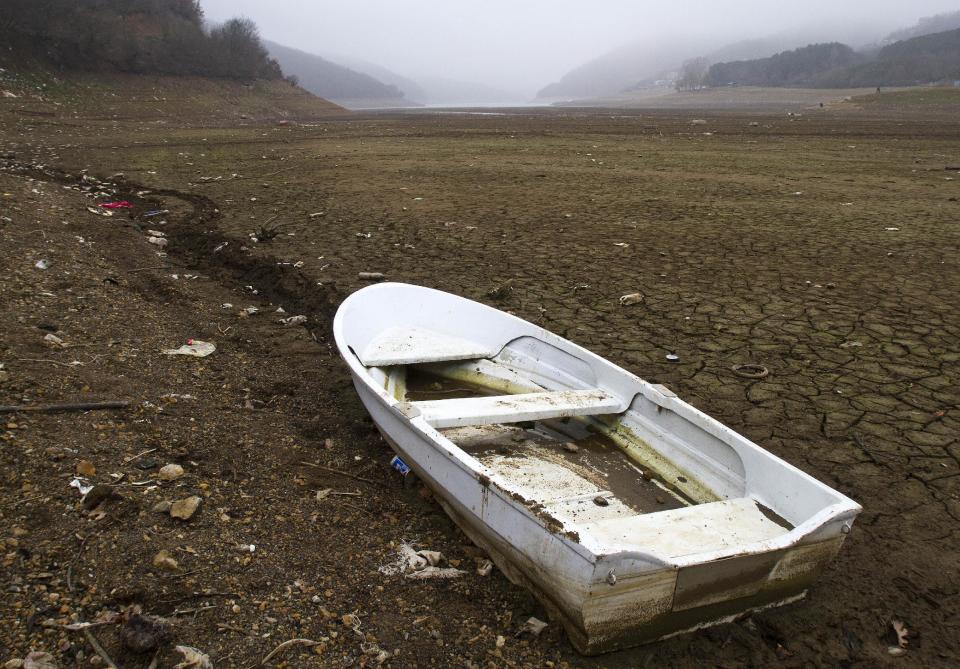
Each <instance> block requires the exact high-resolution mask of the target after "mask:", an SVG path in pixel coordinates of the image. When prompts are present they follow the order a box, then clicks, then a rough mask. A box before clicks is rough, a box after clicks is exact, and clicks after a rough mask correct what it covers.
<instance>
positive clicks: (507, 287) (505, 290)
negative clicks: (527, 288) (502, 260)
mask: <svg viewBox="0 0 960 669" xmlns="http://www.w3.org/2000/svg"><path fill="white" fill-rule="evenodd" d="M512 292H513V279H507V280H506V281H504V282H503V283H501V284H500V285H499V286H497V287H496V288H494V289H493V290H491V291H489V292H488V293H487V297H489V298H490V299H493V300H505V299H507V298H508V297H510V293H512Z"/></svg>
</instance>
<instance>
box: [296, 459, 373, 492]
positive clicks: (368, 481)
mask: <svg viewBox="0 0 960 669" xmlns="http://www.w3.org/2000/svg"><path fill="white" fill-rule="evenodd" d="M300 464H301V465H306V466H307V467H315V468H317V469H322V470H323V471H325V472H331V473H333V474H339V475H340V476H346V477H347V478H351V479H355V480H357V481H363V482H364V483H369V484H370V485H375V486H379V485H380V483H378V482H376V481H372V480H370V479H365V478H363V477H362V476H357V475H356V474H351V473H350V472H345V471H341V470H339V469H334V468H333V467H326V466H324V465H318V464H314V463H312V462H302V461H301V462H300Z"/></svg>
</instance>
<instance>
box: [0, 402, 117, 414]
mask: <svg viewBox="0 0 960 669" xmlns="http://www.w3.org/2000/svg"><path fill="white" fill-rule="evenodd" d="M129 407H130V402H78V403H75V404H20V405H12V406H0V413H20V412H22V411H32V412H35V413H58V412H61V411H107V410H119V409H127V408H129Z"/></svg>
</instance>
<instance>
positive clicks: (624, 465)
mask: <svg viewBox="0 0 960 669" xmlns="http://www.w3.org/2000/svg"><path fill="white" fill-rule="evenodd" d="M488 365H489V363H488ZM498 366H499V365H498ZM388 379H390V381H389V382H388V383H389V384H390V385H391V389H392V391H393V393H394V395H395V397H396V398H397V399H398V400H401V401H408V402H423V401H434V400H449V399H463V398H471V397H485V396H495V395H500V394H502V393H503V392H504V390H505V388H504V384H503V382H502V380H501V379H498V378H497V377H495V376H490V375H486V374H483V373H480V371H479V370H477V372H475V373H474V374H471V375H464V374H463V366H462V365H461V366H449V365H429V364H428V365H409V366H403V367H396V368H393V369H391V370H390V371H389V372H388ZM511 390H513V391H518V390H520V389H518V388H516V387H513V388H511ZM527 392H535V391H534V390H533V389H529V390H528V391H527ZM513 394H524V393H523V392H522V391H520V392H515V393H513ZM616 421H617V416H615V415H610V416H592V417H567V418H560V419H551V420H540V421H530V422H524V423H518V424H498V423H494V424H491V425H480V426H466V427H454V428H445V429H440V430H439V432H440V433H441V434H442V435H443V436H444V437H446V438H447V439H449V440H450V441H451V442H453V443H454V444H455V445H456V446H457V447H459V448H460V449H461V450H463V451H464V452H465V453H467V454H469V455H470V456H472V457H473V458H475V459H476V460H477V461H479V462H480V463H482V464H483V465H485V466H486V467H488V468H489V469H490V470H492V471H494V472H496V473H497V474H498V476H499V477H501V478H502V479H504V480H506V481H509V482H510V483H512V484H513V486H512V487H514V488H515V489H522V490H524V491H525V494H524V495H523V497H524V499H525V501H526V502H528V503H529V504H530V505H531V506H533V507H535V508H538V509H539V510H544V511H547V512H548V515H549V516H551V517H553V518H555V519H557V520H561V521H564V522H567V523H571V524H576V525H579V526H589V525H590V524H591V523H597V522H600V521H608V520H615V519H621V518H622V519H627V518H633V517H636V516H638V515H642V514H653V513H659V512H664V511H670V510H676V509H683V508H686V507H691V506H695V505H698V504H703V503H709V502H714V501H718V500H719V499H720V498H719V497H717V496H715V495H712V494H710V493H709V492H708V491H707V490H706V488H705V486H704V485H702V484H701V482H699V481H696V480H695V479H693V478H692V477H691V476H690V475H689V474H688V473H684V472H678V471H677V470H675V469H673V468H665V469H666V471H660V470H658V469H657V468H656V467H655V464H656V463H657V460H658V459H657V458H649V459H636V460H635V459H634V457H631V455H635V454H638V453H642V452H644V451H645V450H647V449H649V446H647V445H646V444H643V443H642V442H639V440H630V441H633V442H634V443H631V444H629V446H630V447H627V448H625V446H626V444H624V440H625V437H624V436H623V434H622V431H619V430H617V429H616ZM614 435H616V437H615V436H614ZM626 439H628V440H629V437H627V438H626ZM705 493H706V494H705ZM757 508H758V509H759V511H760V512H761V513H762V515H763V517H764V518H765V520H766V521H767V522H768V523H770V524H771V525H775V526H778V527H777V528H776V529H777V530H779V531H783V532H787V531H789V530H790V529H792V526H791V525H790V523H788V522H787V521H786V520H785V519H783V518H781V517H779V516H778V515H777V514H775V513H774V512H773V511H772V510H770V509H768V508H766V507H764V506H763V505H761V504H757ZM771 529H774V528H773V527H768V528H767V530H768V531H769V530H771Z"/></svg>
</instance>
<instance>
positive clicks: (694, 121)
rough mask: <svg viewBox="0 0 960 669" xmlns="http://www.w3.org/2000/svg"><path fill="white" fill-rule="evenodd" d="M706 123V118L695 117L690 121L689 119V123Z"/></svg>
mask: <svg viewBox="0 0 960 669" xmlns="http://www.w3.org/2000/svg"><path fill="white" fill-rule="evenodd" d="M706 124H707V121H706V119H702V118H695V119H693V120H692V121H690V125H706Z"/></svg>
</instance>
